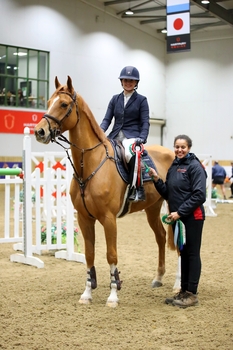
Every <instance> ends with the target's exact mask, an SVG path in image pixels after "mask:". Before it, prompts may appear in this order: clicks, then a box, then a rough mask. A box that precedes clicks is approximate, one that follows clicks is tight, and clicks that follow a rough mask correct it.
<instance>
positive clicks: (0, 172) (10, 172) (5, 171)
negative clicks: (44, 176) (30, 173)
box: [0, 168, 23, 176]
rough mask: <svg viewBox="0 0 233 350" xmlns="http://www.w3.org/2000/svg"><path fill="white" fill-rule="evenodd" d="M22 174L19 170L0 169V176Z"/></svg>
mask: <svg viewBox="0 0 233 350" xmlns="http://www.w3.org/2000/svg"><path fill="white" fill-rule="evenodd" d="M22 173H23V171H22V169H21V168H0V176H4V175H5V176H7V175H11V176H18V175H21V174H22Z"/></svg>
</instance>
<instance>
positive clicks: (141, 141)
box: [135, 137, 144, 146]
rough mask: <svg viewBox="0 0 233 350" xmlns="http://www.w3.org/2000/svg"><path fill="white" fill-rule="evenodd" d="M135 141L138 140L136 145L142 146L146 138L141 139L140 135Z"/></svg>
mask: <svg viewBox="0 0 233 350" xmlns="http://www.w3.org/2000/svg"><path fill="white" fill-rule="evenodd" d="M135 142H136V146H140V145H141V144H142V143H144V140H143V139H141V138H140V137H138V138H137V139H136V140H135Z"/></svg>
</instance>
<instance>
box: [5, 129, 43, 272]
mask: <svg viewBox="0 0 233 350" xmlns="http://www.w3.org/2000/svg"><path fill="white" fill-rule="evenodd" d="M23 170H24V179H23V189H24V201H23V247H24V254H12V255H11V256H10V261H12V262H20V263H23V264H27V265H33V266H36V267H38V268H43V267H44V262H43V261H42V260H41V259H39V258H36V257H34V256H33V255H32V201H31V137H30V129H29V128H28V127H26V128H24V140H23Z"/></svg>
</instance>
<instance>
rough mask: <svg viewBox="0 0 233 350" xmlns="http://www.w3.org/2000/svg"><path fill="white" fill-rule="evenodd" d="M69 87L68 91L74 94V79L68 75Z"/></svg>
mask: <svg viewBox="0 0 233 350" xmlns="http://www.w3.org/2000/svg"><path fill="white" fill-rule="evenodd" d="M67 87H68V90H69V91H70V93H73V92H74V88H73V85H72V79H71V77H70V76H69V75H68V78H67Z"/></svg>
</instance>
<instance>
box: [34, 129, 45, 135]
mask: <svg viewBox="0 0 233 350" xmlns="http://www.w3.org/2000/svg"><path fill="white" fill-rule="evenodd" d="M36 133H37V134H38V135H39V136H44V135H45V132H44V129H39V130H38V131H37V132H36Z"/></svg>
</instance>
